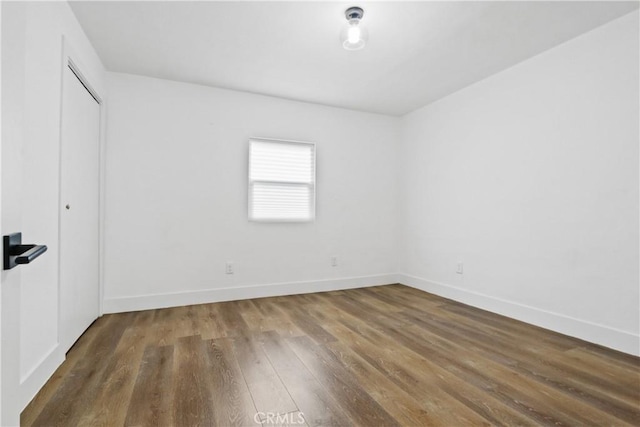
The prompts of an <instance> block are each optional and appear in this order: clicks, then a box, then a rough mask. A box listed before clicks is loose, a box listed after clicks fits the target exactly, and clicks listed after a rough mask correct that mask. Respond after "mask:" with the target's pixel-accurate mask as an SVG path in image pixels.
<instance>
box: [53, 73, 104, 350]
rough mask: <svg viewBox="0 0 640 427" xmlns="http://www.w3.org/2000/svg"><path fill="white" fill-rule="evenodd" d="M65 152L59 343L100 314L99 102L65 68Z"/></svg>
mask: <svg viewBox="0 0 640 427" xmlns="http://www.w3.org/2000/svg"><path fill="white" fill-rule="evenodd" d="M63 72H64V77H63V85H62V120H61V153H60V168H61V169H60V209H61V212H60V344H61V345H62V346H63V349H64V351H65V352H66V351H68V350H69V348H71V346H72V345H73V344H74V343H75V341H76V340H77V339H78V338H79V337H80V335H82V333H83V332H84V331H85V330H86V329H87V328H88V327H89V325H91V323H92V322H93V321H94V320H95V319H96V318H97V317H98V316H99V314H100V313H99V312H100V284H99V268H100V267H99V246H100V245H99V241H100V235H99V204H100V197H99V195H100V167H99V165H100V162H99V153H100V149H99V147H100V143H99V142H100V104H99V102H98V101H97V100H96V99H95V98H94V96H93V95H92V94H91V92H89V90H88V89H87V87H85V84H83V82H82V81H81V80H80V78H79V77H78V75H76V73H75V72H74V70H73V69H72V68H71V66H68V67H66V68H65V69H64V71H63Z"/></svg>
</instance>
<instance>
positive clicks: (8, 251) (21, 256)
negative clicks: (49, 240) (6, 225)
mask: <svg viewBox="0 0 640 427" xmlns="http://www.w3.org/2000/svg"><path fill="white" fill-rule="evenodd" d="M2 240H3V245H4V248H3V249H4V263H3V268H4V269H5V270H10V269H12V268H13V267H15V266H16V265H20V264H30V263H31V261H33V260H34V259H36V258H38V257H39V256H40V255H42V254H43V253H45V252H46V251H47V246H46V245H23V244H22V233H13V234H9V235H7V236H3V238H2Z"/></svg>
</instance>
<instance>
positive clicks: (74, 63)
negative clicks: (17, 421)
mask: <svg viewBox="0 0 640 427" xmlns="http://www.w3.org/2000/svg"><path fill="white" fill-rule="evenodd" d="M68 68H70V69H71V71H72V72H73V73H74V74H75V75H76V77H77V78H78V80H80V82H81V83H82V85H83V86H84V87H85V88H86V89H87V91H88V92H89V94H90V95H91V96H92V97H93V98H94V99H95V100H96V102H97V103H98V108H99V111H100V125H99V126H100V134H99V137H98V174H99V178H98V179H99V185H98V189H97V190H98V204H99V205H98V287H99V289H98V317H100V316H102V314H103V313H104V311H103V300H104V297H103V295H104V212H105V209H104V199H105V194H104V193H105V192H104V188H105V157H106V156H105V145H106V110H107V109H106V98H105V96H104V95H105V94H106V88H105V87H103V86H102V85H101V80H100V79H99V78H97V76H95V75H93V74H92V73H91V71H90V70H89V68H88V67H86V66H85V65H84V63H83V61H82V58H81V57H80V55H79V54H78V53H77V51H76V50H75V49H74V48H73V46H72V45H71V44H70V43H69V41H68V40H67V38H65V37H64V35H63V36H62V61H61V73H60V122H59V123H60V126H59V136H58V147H59V150H58V155H59V157H58V277H57V280H58V344H59V345H61V346H63V345H64V347H63V348H62V351H63V352H64V353H65V354H66V353H67V351H69V348H70V347H69V348H65V347H66V337H65V336H64V333H65V332H64V331H63V324H62V304H61V303H62V283H61V280H60V279H61V278H60V272H61V265H62V264H61V259H62V247H61V242H62V232H61V226H62V207H63V205H64V203H65V202H64V201H63V200H62V119H63V115H64V105H63V98H64V90H65V87H64V80H65V78H64V76H65V73H66V72H67V71H68ZM72 344H73V343H70V345H72ZM65 357H66V356H65Z"/></svg>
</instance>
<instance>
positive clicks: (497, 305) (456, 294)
mask: <svg viewBox="0 0 640 427" xmlns="http://www.w3.org/2000/svg"><path fill="white" fill-rule="evenodd" d="M397 277H398V282H399V283H402V284H403V285H407V286H411V287H412V288H416V289H420V290H422V291H425V292H429V293H432V294H435V295H439V296H442V297H445V298H449V299H452V300H454V301H458V302H462V303H464V304H468V305H471V306H473V307H478V308H481V309H483V310H487V311H491V312H493V313H497V314H501V315H503V316H507V317H511V318H513V319H517V320H521V321H523V322H526V323H530V324H532V325H536V326H540V327H542V328H545V329H550V330H552V331H555V332H559V333H561V334H565V335H569V336H572V337H575V338H580V339H582V340H585V341H589V342H592V343H595V344H599V345H602V346H605V347H609V348H612V349H614V350H618V351H622V352H624V353H628V354H632V355H634V356H640V336H638V335H634V334H632V333H630V332H626V331H622V330H619V329H615V328H610V327H608V326H604V325H600V324H597V323H593V322H589V321H586V320H582V319H576V318H573V317H569V316H565V315H563V314H559V313H553V312H550V311H546V310H542V309H539V308H536V307H531V306H527V305H524V304H519V303H516V302H513V301H508V300H504V299H501V298H496V297H492V296H489V295H484V294H481V293H478V292H471V291H469V290H466V289H461V288H458V287H455V286H451V285H448V284H445V283H439V282H435V281H431V280H426V279H421V278H419V277H415V276H410V275H407V274H399V275H398V276H397Z"/></svg>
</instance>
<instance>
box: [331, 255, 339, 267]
mask: <svg viewBox="0 0 640 427" xmlns="http://www.w3.org/2000/svg"><path fill="white" fill-rule="evenodd" d="M337 266H338V257H337V256H332V257H331V267H337Z"/></svg>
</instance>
